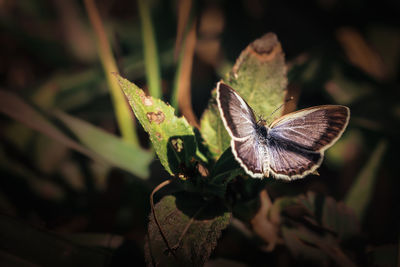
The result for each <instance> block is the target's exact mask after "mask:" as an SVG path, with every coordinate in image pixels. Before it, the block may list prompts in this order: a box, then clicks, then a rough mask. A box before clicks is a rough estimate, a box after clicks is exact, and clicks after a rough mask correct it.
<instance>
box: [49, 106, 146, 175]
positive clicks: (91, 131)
mask: <svg viewBox="0 0 400 267" xmlns="http://www.w3.org/2000/svg"><path fill="white" fill-rule="evenodd" d="M55 116H56V117H57V118H58V119H60V120H61V121H62V122H63V123H65V125H67V126H68V128H69V129H70V130H71V131H72V132H73V133H74V134H75V135H76V136H77V138H78V139H79V141H80V142H81V143H82V144H84V145H85V146H86V147H87V148H89V149H91V150H92V151H95V152H96V153H97V154H99V155H101V156H102V157H103V158H104V159H106V160H107V162H110V163H111V164H112V165H113V166H117V167H119V168H121V169H124V170H127V171H129V172H130V173H132V174H134V175H136V176H138V177H140V178H143V179H145V178H147V177H148V176H149V165H150V163H151V161H152V159H153V153H152V152H150V151H146V150H143V149H141V148H140V147H138V146H136V145H133V144H130V143H127V142H124V141H123V140H121V139H120V138H118V137H116V136H115V135H112V134H109V133H107V132H106V131H103V130H101V129H99V128H97V127H95V126H93V125H91V124H89V123H87V122H85V121H83V120H80V119H78V118H75V117H72V116H69V115H67V114H66V113H63V112H62V111H56V112H55Z"/></svg>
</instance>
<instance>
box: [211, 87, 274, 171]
mask: <svg viewBox="0 0 400 267" xmlns="http://www.w3.org/2000/svg"><path fill="white" fill-rule="evenodd" d="M217 103H218V108H219V111H220V113H221V118H222V121H223V123H224V125H225V129H226V130H227V131H228V133H229V135H230V136H231V138H232V140H231V148H232V153H233V154H234V156H235V158H236V160H237V161H238V162H239V163H240V165H241V166H242V167H243V168H244V169H245V171H246V172H247V173H248V174H249V175H251V176H253V177H259V178H261V177H263V176H264V174H263V173H264V172H263V170H264V165H265V164H264V161H265V155H266V153H265V150H263V149H262V147H261V149H260V144H259V140H258V136H257V133H256V126H257V122H256V118H255V115H254V112H253V110H252V109H251V107H250V106H249V105H248V104H247V103H246V101H245V100H244V99H243V98H242V97H241V96H240V95H239V94H238V93H237V92H236V91H235V90H234V89H232V88H231V87H229V86H228V85H226V84H224V83H222V82H219V83H218V84H217Z"/></svg>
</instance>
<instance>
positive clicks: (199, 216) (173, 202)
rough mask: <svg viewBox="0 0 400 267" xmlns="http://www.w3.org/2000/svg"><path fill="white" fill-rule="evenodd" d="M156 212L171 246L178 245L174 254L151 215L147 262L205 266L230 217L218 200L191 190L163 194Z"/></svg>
mask: <svg viewBox="0 0 400 267" xmlns="http://www.w3.org/2000/svg"><path fill="white" fill-rule="evenodd" d="M155 213H156V215H157V218H158V221H159V222H160V225H161V228H162V230H163V232H164V234H165V237H166V239H167V241H168V243H169V245H170V247H175V249H174V250H173V252H174V255H175V256H174V255H173V254H172V253H171V252H169V250H168V248H167V246H166V244H165V242H164V240H163V239H162V237H161V235H160V231H159V229H158V227H157V225H156V224H155V222H154V217H153V216H152V215H150V222H149V227H148V237H147V240H146V245H145V258H146V262H147V265H148V266H155V265H157V266H158V265H159V266H203V265H204V263H205V261H206V260H207V259H208V258H209V257H210V254H211V252H212V250H213V249H214V248H215V246H216V244H217V239H218V238H219V236H220V235H221V231H222V230H223V229H225V228H226V227H227V226H228V224H229V221H230V218H231V213H230V212H228V211H227V210H226V209H225V207H224V206H223V205H222V204H221V203H220V202H219V201H205V200H204V199H203V198H202V197H201V196H197V195H194V194H188V193H178V194H177V195H176V196H166V197H164V198H163V199H162V200H161V201H160V202H159V203H157V205H156V206H155Z"/></svg>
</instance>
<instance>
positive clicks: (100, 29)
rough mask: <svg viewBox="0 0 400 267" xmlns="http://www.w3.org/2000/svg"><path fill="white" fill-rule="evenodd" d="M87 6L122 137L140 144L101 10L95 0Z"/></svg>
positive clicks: (88, 2)
mask: <svg viewBox="0 0 400 267" xmlns="http://www.w3.org/2000/svg"><path fill="white" fill-rule="evenodd" d="M85 6H86V10H87V12H88V15H89V19H90V22H91V24H92V26H93V29H94V31H95V33H96V37H97V38H96V42H97V48H98V50H99V56H100V60H101V63H102V65H103V69H104V72H105V74H106V79H107V83H108V87H109V89H110V93H111V98H112V101H113V105H114V109H115V113H116V119H117V123H118V127H119V129H120V131H121V135H122V138H123V139H124V141H126V142H129V143H132V144H135V145H137V146H139V140H138V137H137V134H136V126H135V123H134V117H133V116H132V113H131V111H130V108H129V105H128V103H127V101H126V99H125V96H124V94H123V92H122V90H121V88H120V87H119V84H118V81H117V80H116V79H115V77H114V76H113V75H112V73H114V72H118V68H117V64H116V63H115V59H114V56H113V54H112V50H111V46H110V43H109V41H108V38H107V36H106V33H105V30H104V26H103V23H102V21H101V18H100V15H99V12H98V10H97V7H96V5H95V3H94V1H93V0H85Z"/></svg>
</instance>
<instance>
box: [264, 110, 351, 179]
mask: <svg viewBox="0 0 400 267" xmlns="http://www.w3.org/2000/svg"><path fill="white" fill-rule="evenodd" d="M349 118H350V110H349V108H347V107H345V106H338V105H325V106H317V107H312V108H307V109H303V110H300V111H297V112H293V113H290V114H287V115H285V116H283V117H281V118H279V119H278V120H276V121H275V122H273V123H272V124H271V126H270V127H271V128H270V130H269V131H268V136H269V144H268V151H269V157H270V159H269V162H270V170H271V172H272V173H273V174H274V175H275V176H276V177H278V178H283V179H289V180H291V179H296V178H302V177H304V176H305V175H307V174H309V173H312V172H314V171H315V170H316V169H317V168H318V167H319V166H320V165H321V162H322V159H323V154H324V151H325V150H326V149H327V148H329V147H330V146H332V145H333V144H334V143H335V142H336V141H337V140H338V139H339V138H340V136H341V135H342V133H343V132H344V130H345V128H346V126H347V124H348V121H349Z"/></svg>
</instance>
